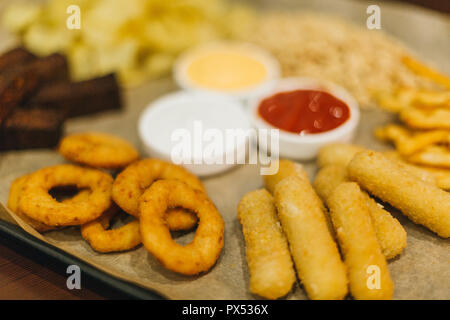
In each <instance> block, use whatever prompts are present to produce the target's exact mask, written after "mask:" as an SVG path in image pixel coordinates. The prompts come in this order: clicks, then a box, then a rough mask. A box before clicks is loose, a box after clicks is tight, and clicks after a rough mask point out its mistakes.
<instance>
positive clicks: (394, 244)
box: [314, 165, 406, 259]
mask: <svg viewBox="0 0 450 320" xmlns="http://www.w3.org/2000/svg"><path fill="white" fill-rule="evenodd" d="M348 181H349V179H348V176H347V169H346V168H345V167H343V166H340V165H328V166H325V167H323V168H322V169H320V171H319V172H318V173H317V175H316V178H315V179H314V189H315V190H316V192H317V194H318V195H319V197H320V198H321V199H322V200H323V201H324V202H325V203H326V204H327V205H328V198H329V196H330V195H331V193H332V192H333V191H334V190H335V189H336V188H337V187H338V186H339V185H340V184H341V183H344V182H348ZM362 195H363V198H364V200H365V201H366V205H367V206H368V208H369V214H370V218H371V219H372V224H373V226H374V228H375V233H376V236H377V239H378V242H379V243H380V246H381V250H382V252H383V254H384V256H385V257H386V259H392V258H394V257H395V256H397V255H399V254H400V253H401V252H402V251H403V249H404V248H405V247H406V231H405V229H404V228H403V227H402V225H401V224H400V222H399V221H398V220H397V219H395V218H394V217H393V216H392V215H391V214H390V213H389V212H388V211H386V210H384V209H383V208H382V207H381V206H380V205H379V204H378V203H377V202H376V201H375V200H374V199H372V198H371V197H370V196H369V195H368V194H367V193H366V192H364V191H362Z"/></svg>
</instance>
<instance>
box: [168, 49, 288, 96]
mask: <svg viewBox="0 0 450 320" xmlns="http://www.w3.org/2000/svg"><path fill="white" fill-rule="evenodd" d="M222 47H223V48H225V49H230V48H232V49H234V50H237V52H242V53H243V54H245V55H247V56H249V57H251V58H253V59H255V60H257V61H259V62H260V63H261V64H262V65H263V66H264V67H265V69H266V77H265V79H264V80H263V81H261V82H260V83H258V84H256V85H254V86H251V87H249V88H245V89H240V90H223V91H222V90H214V89H209V88H205V87H202V86H200V85H198V84H196V83H194V82H193V81H192V80H191V79H190V78H189V76H188V74H187V70H188V67H189V66H190V65H191V63H192V62H193V61H194V60H196V59H198V58H200V57H202V56H204V55H206V54H208V53H209V52H214V51H215V50H219V49H220V48H222ZM173 70H174V71H173V76H174V79H175V82H176V83H177V84H178V86H180V88H182V89H184V90H187V91H190V92H192V93H195V94H197V93H198V94H200V95H202V96H211V97H215V98H231V99H238V100H241V101H247V100H248V99H252V98H254V97H256V96H259V95H262V94H264V93H266V92H268V91H270V90H271V89H273V88H274V87H275V85H276V83H277V82H278V79H279V78H280V64H279V63H278V61H277V60H276V59H275V58H274V57H273V56H272V55H271V54H270V53H268V52H267V51H265V50H263V49H262V48H260V47H258V46H255V45H253V44H250V43H245V42H231V41H218V42H211V43H207V44H204V45H200V46H198V47H195V48H193V49H190V50H188V51H186V52H185V53H183V54H181V55H180V57H179V58H178V59H177V61H176V62H175V65H174V68H173ZM210 72H211V73H212V74H214V70H210Z"/></svg>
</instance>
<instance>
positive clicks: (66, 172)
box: [19, 164, 113, 226]
mask: <svg viewBox="0 0 450 320" xmlns="http://www.w3.org/2000/svg"><path fill="white" fill-rule="evenodd" d="M112 181H113V179H112V177H111V176H110V175H109V174H107V173H104V172H102V171H100V170H95V169H89V168H83V167H79V166H75V165H71V164H63V165H56V166H52V167H47V168H43V169H41V170H38V171H36V172H35V173H33V174H31V175H30V176H29V178H28V180H27V182H26V184H25V186H24V188H23V190H22V194H21V196H20V199H19V210H20V211H22V212H23V213H24V214H26V215H27V216H29V217H30V218H32V219H34V220H37V221H39V222H42V223H44V224H46V225H50V226H69V225H80V224H84V223H87V222H89V221H92V220H94V219H96V218H98V217H99V216H100V215H101V214H102V213H103V212H104V211H105V210H106V209H108V208H109V206H110V205H111V187H112ZM67 185H75V186H76V187H77V188H78V189H85V188H88V189H90V191H91V192H90V193H89V195H88V196H87V199H80V201H69V202H58V201H57V200H56V199H54V198H53V197H52V196H51V195H50V194H49V193H48V191H49V190H50V189H52V188H54V187H57V186H67Z"/></svg>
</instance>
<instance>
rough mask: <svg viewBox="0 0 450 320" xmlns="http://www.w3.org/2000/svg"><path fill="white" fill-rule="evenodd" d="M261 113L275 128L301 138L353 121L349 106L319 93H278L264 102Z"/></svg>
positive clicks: (327, 94)
mask: <svg viewBox="0 0 450 320" xmlns="http://www.w3.org/2000/svg"><path fill="white" fill-rule="evenodd" d="M258 111H259V115H260V116H261V117H262V118H263V119H264V120H265V121H267V122H268V123H270V124H271V125H273V126H274V127H277V128H279V129H281V130H284V131H288V132H292V133H298V134H310V133H321V132H325V131H329V130H332V129H334V128H336V127H339V126H340V125H341V124H343V123H344V122H345V121H347V119H348V118H349V117H350V109H349V107H348V106H347V104H345V103H344V102H342V101H341V100H339V99H338V98H336V97H334V96H332V95H331V94H329V93H327V92H324V91H318V90H295V91H287V92H280V93H277V94H275V95H273V96H271V97H268V98H266V99H264V100H263V101H262V102H261V103H260V105H259V107H258Z"/></svg>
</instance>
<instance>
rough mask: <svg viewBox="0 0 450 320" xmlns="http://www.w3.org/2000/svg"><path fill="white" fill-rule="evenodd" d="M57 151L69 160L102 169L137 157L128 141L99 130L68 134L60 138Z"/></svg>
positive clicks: (113, 167) (118, 165) (113, 166)
mask: <svg viewBox="0 0 450 320" xmlns="http://www.w3.org/2000/svg"><path fill="white" fill-rule="evenodd" d="M59 152H60V153H61V154H62V155H63V156H64V157H65V158H66V159H68V160H70V161H73V162H77V163H81V164H84V165H87V166H90V167H94V168H104V169H119V168H123V167H126V166H127V165H128V164H130V163H131V162H133V161H135V160H137V159H138V158H139V154H138V152H137V150H136V149H135V148H134V147H133V146H132V145H131V144H130V143H129V142H128V141H126V140H124V139H122V138H119V137H116V136H113V135H110V134H106V133H99V132H89V133H80V134H72V135H69V136H67V137H65V138H63V139H62V140H61V143H60V145H59Z"/></svg>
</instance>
